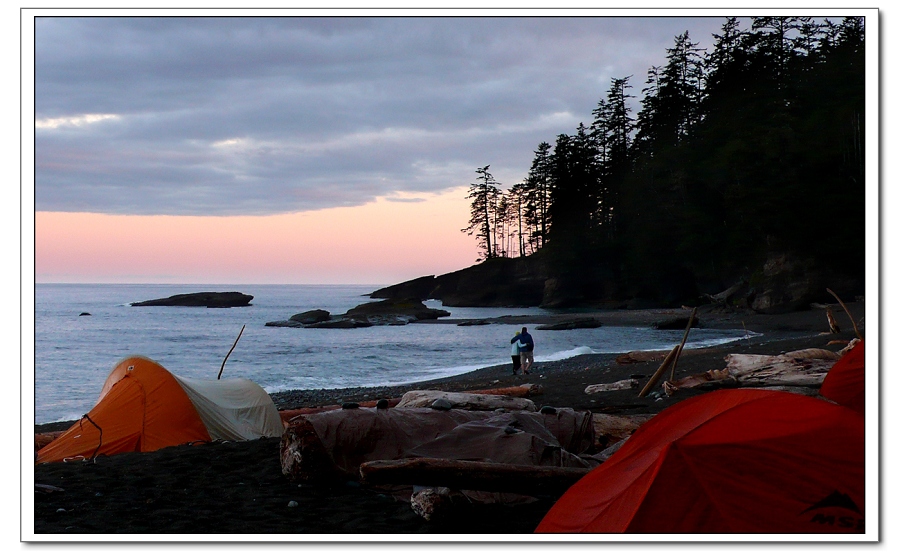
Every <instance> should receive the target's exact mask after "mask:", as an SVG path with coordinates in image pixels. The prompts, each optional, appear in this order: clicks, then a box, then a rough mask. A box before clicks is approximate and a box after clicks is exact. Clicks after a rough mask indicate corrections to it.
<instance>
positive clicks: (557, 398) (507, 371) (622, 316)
mask: <svg viewBox="0 0 900 559" xmlns="http://www.w3.org/2000/svg"><path fill="white" fill-rule="evenodd" d="M848 309H849V310H850V312H851V315H852V317H853V318H854V320H856V321H857V322H858V323H859V321H860V319H861V318H864V316H863V313H864V311H865V304H864V303H851V304H849V305H848ZM832 311H833V312H834V313H835V316H836V318H837V320H838V322H839V324H840V325H841V327H842V332H841V333H840V334H830V333H828V332H827V328H828V324H827V319H826V316H825V311H824V310H823V309H810V310H806V311H796V312H792V313H785V314H777V315H764V314H755V313H749V312H747V313H737V312H721V313H718V312H703V313H698V318H699V320H700V326H699V328H715V329H723V330H746V331H748V332H753V333H756V334H759V335H757V336H753V337H750V338H746V339H741V340H738V341H734V342H729V343H726V344H720V345H716V346H710V347H706V348H698V349H695V350H691V351H689V352H688V353H686V354H684V355H683V356H682V357H681V359H680V360H679V363H678V373H679V375H681V374H697V373H701V372H705V371H707V370H711V369H719V368H722V367H724V357H725V355H727V354H729V353H764V354H770V355H774V354H777V353H781V352H786V351H793V350H795V349H805V348H808V347H822V348H825V347H826V345H827V344H828V342H832V341H835V340H850V339H852V338H853V337H854V336H855V334H854V333H853V327H852V324H851V322H850V320H849V319H848V318H847V316H846V315H845V313H844V311H843V309H840V308H839V307H837V308H833V309H832ZM689 316H690V311H689V310H685V309H646V310H612V311H602V310H601V311H581V312H573V313H560V314H554V315H504V316H499V317H494V318H489V319H486V320H488V321H490V322H491V323H495V324H510V325H515V324H552V323H554V322H560V321H569V320H575V319H579V318H595V319H597V320H599V321H600V322H601V323H602V324H603V325H604V326H651V325H652V324H653V323H654V322H656V321H659V320H668V319H672V318H688V317H689ZM463 320H466V319H448V318H443V319H435V320H423V321H419V323H423V324H435V325H451V324H452V325H455V324H456V323H458V322H460V321H463ZM465 327H466V328H478V326H465ZM601 328H602V326H601ZM688 342H689V343H690V336H689V337H688ZM829 348H830V349H837V348H836V347H835V346H834V345H832V346H829ZM539 352H540V347H538V355H537V358H538V361H537V362H536V363H535V365H534V369H533V370H534V374H532V375H528V376H522V375H519V376H513V375H512V374H511V367H510V365H495V366H491V367H484V368H479V369H476V370H474V371H470V372H466V373H460V374H456V375H451V376H448V377H440V378H436V379H431V380H425V381H417V382H410V383H403V384H397V385H389V386H369V387H366V386H363V387H347V388H328V389H324V388H323V389H297V390H286V391H279V392H273V393H270V394H269V396H270V397H271V398H272V401H273V402H274V403H275V406H276V407H277V408H278V409H279V410H280V411H281V410H290V409H299V408H314V407H320V406H328V405H335V404H338V405H339V404H342V403H345V402H364V401H370V400H378V399H381V398H385V399H391V398H398V397H400V396H402V395H403V393H405V392H407V391H410V390H442V391H447V392H462V391H466V390H480V389H487V388H500V387H507V386H515V385H520V384H525V383H532V384H541V386H542V387H543V389H544V394H542V395H539V396H537V397H535V398H534V400H535V405H537V406H538V407H540V406H541V405H550V406H554V407H573V408H575V409H585V410H590V411H601V410H607V411H610V410H611V409H619V411H625V410H627V409H634V410H641V409H644V408H645V407H648V408H649V409H656V410H657V411H658V409H657V408H659V409H661V407H659V406H654V405H649V406H645V405H644V403H643V402H640V403H635V402H631V403H628V404H627V406H629V407H624V408H623V407H622V406H623V405H625V404H623V403H622V402H612V403H609V402H605V400H609V399H610V398H612V396H611V395H609V394H608V395H606V396H603V397H601V398H602V399H603V400H604V401H600V400H598V396H597V395H595V396H593V397H591V398H582V397H580V396H579V395H577V394H576V392H577V390H576V388H577V387H576V385H579V384H580V385H582V386H581V390H582V391H583V388H584V387H586V386H588V385H590V384H601V383H607V382H615V381H618V380H623V379H625V378H628V377H637V378H638V380H640V379H641V378H649V377H650V376H651V375H652V374H653V373H654V372H655V370H656V368H657V367H658V365H659V364H658V363H654V362H650V363H637V364H632V365H627V366H624V367H626V368H623V366H619V365H617V364H616V362H615V359H616V357H617V356H618V355H621V354H614V353H591V354H582V355H575V356H572V357H568V358H566V359H561V360H557V361H540V360H539V359H540V353H539ZM566 399H573V400H574V401H572V402H567V401H566ZM620 399H621V398H620ZM667 400H668V399H667ZM671 403H674V402H668V403H667V404H671ZM640 413H655V411H654V412H651V411H646V410H645V411H641V412H640ZM75 421H77V420H70V421H59V422H51V423H44V424H35V433H46V432H51V431H59V430H64V429H67V428H68V427H69V426H70V425H72V424H73V423H75Z"/></svg>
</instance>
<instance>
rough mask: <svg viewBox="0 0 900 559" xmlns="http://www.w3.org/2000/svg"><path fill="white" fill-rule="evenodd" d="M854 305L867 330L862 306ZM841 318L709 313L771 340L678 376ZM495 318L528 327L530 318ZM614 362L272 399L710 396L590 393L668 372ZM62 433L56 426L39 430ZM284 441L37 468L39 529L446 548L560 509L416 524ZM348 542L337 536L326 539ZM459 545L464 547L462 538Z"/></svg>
mask: <svg viewBox="0 0 900 559" xmlns="http://www.w3.org/2000/svg"><path fill="white" fill-rule="evenodd" d="M848 307H849V310H850V313H851V315H852V317H853V318H854V320H855V321H856V323H857V325H858V327H859V328H860V330H863V331H864V324H865V317H864V314H865V308H864V304H863V303H853V304H851V305H848ZM832 310H833V312H834V316H835V318H836V319H837V321H838V324H839V325H840V327H841V332H840V333H829V332H828V323H827V321H826V313H825V310H823V309H811V310H808V311H802V312H794V313H788V314H782V315H760V314H732V313H723V314H719V313H706V314H702V315H701V316H700V320H701V322H702V323H703V324H704V325H706V326H707V327H716V328H745V329H747V330H748V332H755V333H760V334H762V335H761V336H751V337H748V338H746V339H742V340H740V341H737V342H734V343H731V344H728V345H723V346H716V347H712V348H706V349H703V350H698V351H694V352H690V353H688V354H685V355H683V356H682V357H681V359H679V361H678V366H677V376H679V377H681V376H687V375H692V374H697V373H702V372H705V371H708V370H711V369H721V368H723V367H724V364H725V361H724V358H725V356H726V355H727V354H729V353H754V354H767V355H777V354H779V353H783V352H787V351H792V350H797V349H805V348H828V349H832V350H833V349H838V348H840V347H841V345H840V344H842V343H846V342H847V341H849V340H850V339H852V338H853V337H854V329H853V326H852V324H851V322H850V320H849V318H848V317H847V315H846V314H845V313H844V312H843V311H842V310H840V309H835V308H833V309H832ZM659 312H664V313H668V314H672V315H677V316H681V315H682V314H685V313H684V312H682V311H681V310H672V311H657V314H656V315H653V312H652V311H628V312H624V313H623V312H621V311H609V312H597V313H585V314H586V315H590V316H592V317H593V318H595V319H597V320H599V321H601V322H602V323H603V324H604V325H607V324H609V325H613V324H623V325H624V324H636V323H643V324H649V322H646V321H647V319H650V318H655V319H656V320H659V319H660V316H659V314H658V313H659ZM532 318H536V317H530V318H528V319H527V320H528V322H529V323H534V322H537V320H532ZM571 318H572V316H568V317H567V319H571ZM542 319H545V320H550V321H552V320H553V319H552V318H549V319H547V318H545V317H544V318H542ZM497 320H508V321H509V322H510V323H518V322H521V321H522V320H523V317H507V318H503V317H500V318H498V319H497ZM651 322H652V321H651ZM473 327H477V326H473ZM615 357H616V356H615V355H611V354H591V355H580V356H576V357H573V358H570V359H566V360H564V361H555V362H541V361H540V353H539V350H538V354H537V359H538V362H537V363H536V364H535V367H534V369H533V372H532V374H531V375H528V376H513V375H511V374H510V373H511V371H510V369H509V367H506V366H498V367H489V368H485V369H481V370H478V371H473V372H471V373H466V374H463V375H458V376H455V377H451V378H446V379H439V380H435V381H430V382H423V383H416V384H412V385H403V386H382V387H364V388H348V389H341V390H302V391H288V392H280V393H277V394H272V398H273V400H274V401H275V404H276V406H277V407H278V408H279V409H295V408H301V407H314V406H324V405H329V404H341V403H345V402H363V401H368V400H375V399H380V398H394V397H399V396H401V395H402V394H403V393H404V392H406V391H408V390H412V389H426V388H427V389H437V390H445V391H464V390H473V389H482V388H496V387H503V386H513V385H520V384H525V383H532V384H539V385H541V388H542V391H541V393H540V394H539V395H537V396H535V397H534V398H532V399H533V400H534V402H535V404H536V405H537V406H538V407H540V406H543V405H548V406H553V407H570V408H574V409H577V410H590V411H592V412H595V413H611V414H654V413H658V412H659V411H661V410H662V409H664V408H666V407H667V406H670V405H672V404H673V403H675V402H678V401H680V400H683V399H685V398H689V397H691V396H693V395H697V394H700V393H702V392H703V390H704V389H703V388H702V387H696V388H689V389H682V390H678V391H677V392H675V393H674V394H673V395H671V396H665V395H664V394H660V393H659V391H656V393H653V394H651V395H650V396H649V397H646V398H639V397H638V390H636V389H632V390H618V391H613V392H603V393H598V394H590V395H588V394H585V390H584V389H585V387H587V386H588V385H592V384H600V383H612V382H616V381H619V380H623V379H636V380H637V381H638V382H637V384H639V385H641V386H643V385H644V384H645V383H646V380H647V379H649V377H650V376H652V375H653V373H654V372H655V371H656V369H657V368H658V366H659V363H658V362H642V363H632V364H620V363H618V362H617V361H616V359H615ZM707 389H708V388H707ZM61 427H62V426H61V425H59V424H52V425H44V426H36V428H35V430H36V432H46V431H53V430H57V429H59V428H61ZM278 445H279V441H278V440H277V439H262V440H257V441H251V442H244V443H218V444H216V443H214V444H208V445H201V446H196V447H175V448H168V449H163V450H160V451H157V452H152V453H146V454H136V453H131V454H124V455H117V456H111V457H105V458H101V459H98V460H97V461H96V463H76V464H46V465H41V466H36V467H35V481H36V483H43V484H48V485H52V486H55V487H59V488H61V489H63V491H61V492H52V493H42V492H38V491H37V490H36V492H35V503H34V508H35V533H37V534H62V535H67V534H113V533H115V534H141V533H157V534H160V533H162V534H166V533H172V534H247V535H248V539H257V538H258V536H259V535H261V534H292V535H296V537H297V538H299V539H302V538H303V537H304V536H303V535H304V534H398V535H403V534H432V535H438V536H436V537H437V539H438V541H441V536H439V535H440V534H528V533H531V532H532V531H533V530H534V527H535V526H536V525H537V523H538V522H539V521H540V519H541V518H542V517H543V514H544V513H545V512H546V511H547V510H548V509H549V507H550V506H551V505H552V502H547V501H544V500H538V501H537V502H534V503H531V504H528V505H517V506H510V505H500V504H497V505H489V506H485V505H482V506H478V507H475V506H473V507H471V508H468V509H467V508H465V507H462V508H461V509H460V510H459V511H458V514H456V515H454V516H452V517H449V518H444V519H442V520H441V521H440V522H434V521H432V522H428V521H425V520H423V519H422V518H421V517H419V516H417V515H416V514H415V513H414V512H413V511H412V510H411V509H410V506H409V503H408V502H405V501H398V500H394V499H392V498H390V497H388V496H385V495H381V494H378V493H375V492H373V491H371V490H368V489H367V488H365V487H361V486H358V485H354V484H352V483H351V484H344V485H339V486H316V485H308V484H300V485H297V484H295V483H292V482H290V481H289V480H288V479H287V478H286V477H285V476H284V475H282V473H281V469H280V462H279V456H278ZM338 539H339V537H338V536H330V537H324V538H320V539H319V541H337V540H338ZM400 539H402V537H400V538H398V540H400ZM445 539H446V538H445ZM452 539H453V541H458V540H459V538H458V537H457V536H454V537H452Z"/></svg>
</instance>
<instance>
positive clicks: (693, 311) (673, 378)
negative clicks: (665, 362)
mask: <svg viewBox="0 0 900 559" xmlns="http://www.w3.org/2000/svg"><path fill="white" fill-rule="evenodd" d="M696 315H697V307H694V308H693V309H691V317H690V318H689V319H688V323H687V328H685V329H684V337H683V338H681V345H679V346H678V353H677V354H676V355H675V361H673V362H672V373H671V374H670V375H669V382H672V381H673V380H675V366H676V365H678V358H679V357H681V352H682V351H684V344H685V342H687V337H688V332H690V331H691V326H692V325H693V324H694V316H696Z"/></svg>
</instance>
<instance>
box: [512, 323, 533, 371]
mask: <svg viewBox="0 0 900 559" xmlns="http://www.w3.org/2000/svg"><path fill="white" fill-rule="evenodd" d="M509 343H511V344H513V343H518V346H519V359H521V362H522V372H523V373H525V374H526V375H527V374H529V373H530V370H531V366H532V365H534V338H532V337H531V334H529V333H528V328H526V327H525V326H523V327H522V333H521V334H516V337H515V338H513V339H512V340H510V342H509Z"/></svg>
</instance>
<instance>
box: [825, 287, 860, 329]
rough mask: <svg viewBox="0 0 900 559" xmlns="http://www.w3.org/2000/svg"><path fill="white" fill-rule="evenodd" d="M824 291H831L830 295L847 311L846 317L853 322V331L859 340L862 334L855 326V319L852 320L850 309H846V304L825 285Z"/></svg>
mask: <svg viewBox="0 0 900 559" xmlns="http://www.w3.org/2000/svg"><path fill="white" fill-rule="evenodd" d="M825 291H827V292H829V293H831V296H832V297H834V298H835V299H837V302H838V303H840V304H841V307H843V309H844V312H845V313H847V317H848V318H849V319H850V323H851V324H853V331H854V332H856V337H857V338H859V339H860V340H861V339H863V337H862V334H860V333H859V329H858V328H857V327H856V321H855V320H853V315H851V314H850V311H849V310H847V305H845V304H844V302H843V301H841V298H840V297H838V296H837V294H836V293H835V292H834V291H832V290H830V289H828V288H827V287H826V288H825Z"/></svg>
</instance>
